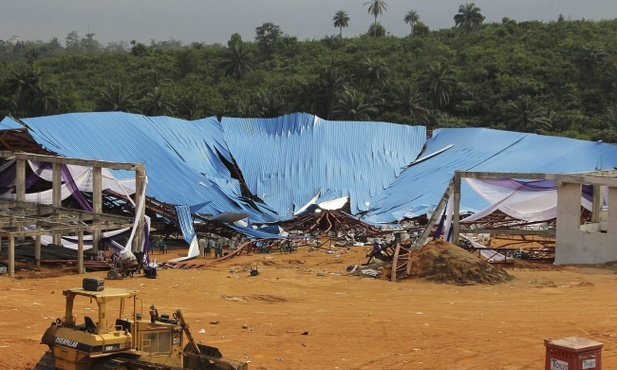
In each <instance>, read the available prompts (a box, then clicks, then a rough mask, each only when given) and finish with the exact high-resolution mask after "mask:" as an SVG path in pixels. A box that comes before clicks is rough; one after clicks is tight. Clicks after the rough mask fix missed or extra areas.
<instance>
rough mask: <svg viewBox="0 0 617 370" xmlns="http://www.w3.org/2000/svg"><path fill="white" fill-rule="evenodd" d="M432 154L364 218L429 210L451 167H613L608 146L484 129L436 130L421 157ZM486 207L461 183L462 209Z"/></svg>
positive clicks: (614, 153) (612, 148)
mask: <svg viewBox="0 0 617 370" xmlns="http://www.w3.org/2000/svg"><path fill="white" fill-rule="evenodd" d="M444 149H445V150H444ZM431 153H438V154H436V155H434V156H432V157H430V158H428V159H426V160H424V161H421V162H419V163H417V164H414V165H412V166H410V167H409V168H407V169H406V170H405V171H404V172H403V173H402V174H401V176H399V177H398V178H397V179H396V180H395V181H394V182H393V183H392V184H391V186H390V187H389V188H388V189H387V190H386V191H384V192H382V193H381V194H379V195H378V196H377V197H375V200H374V201H373V207H372V209H371V211H369V212H368V213H367V214H366V215H364V216H363V217H364V218H366V219H369V220H371V221H373V222H378V223H387V222H394V221H396V220H401V219H403V218H413V217H417V216H420V215H423V214H426V213H431V211H432V210H433V209H435V207H436V206H437V203H438V202H439V200H440V199H441V197H442V195H443V194H444V192H445V190H446V188H447V187H448V184H449V182H450V179H452V177H453V176H454V173H455V171H475V172H507V173H574V172H586V171H594V170H601V169H613V168H615V167H617V146H616V145H613V144H606V143H599V142H590V141H583V140H575V139H568V138H561V137H552V136H542V135H536V134H528V133H519V132H509V131H500V130H492V129H486V128H447V129H438V130H435V132H434V133H433V136H432V138H431V139H429V140H428V142H427V145H426V151H425V153H424V154H423V155H430V154H431ZM403 194H404V195H403ZM486 205H487V204H486V202H485V201H484V200H483V199H482V198H480V197H479V196H477V195H476V194H475V193H474V192H473V191H471V190H466V187H465V185H464V183H463V188H462V190H461V210H469V211H477V210H480V209H482V208H484V207H485V206H486Z"/></svg>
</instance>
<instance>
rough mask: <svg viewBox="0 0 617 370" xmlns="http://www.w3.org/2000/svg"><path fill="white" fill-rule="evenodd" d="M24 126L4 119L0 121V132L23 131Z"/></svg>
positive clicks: (9, 119)
mask: <svg viewBox="0 0 617 370" xmlns="http://www.w3.org/2000/svg"><path fill="white" fill-rule="evenodd" d="M23 129H24V126H23V125H22V124H20V123H19V122H17V121H15V120H14V119H13V118H11V117H4V119H3V120H2V121H0V130H23Z"/></svg>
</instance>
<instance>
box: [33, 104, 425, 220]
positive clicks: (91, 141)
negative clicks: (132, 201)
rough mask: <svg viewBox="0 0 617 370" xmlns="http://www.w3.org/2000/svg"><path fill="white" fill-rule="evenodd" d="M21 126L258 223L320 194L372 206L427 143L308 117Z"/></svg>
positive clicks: (54, 144) (75, 119)
mask: <svg viewBox="0 0 617 370" xmlns="http://www.w3.org/2000/svg"><path fill="white" fill-rule="evenodd" d="M24 122H26V123H27V124H28V126H29V127H30V128H31V134H32V136H33V137H34V139H35V140H36V141H37V142H38V143H40V144H41V145H42V146H43V147H45V148H47V149H49V150H51V151H54V152H57V153H60V154H62V155H65V156H69V157H79V158H90V159H104V160H109V161H118V162H142V163H144V164H145V165H146V171H147V174H148V178H149V183H148V195H149V196H153V197H155V198H157V199H159V200H160V201H163V202H166V203H170V204H176V205H187V206H189V207H190V208H191V211H193V212H198V213H205V214H211V215H215V216H216V215H218V214H220V213H224V212H236V213H246V214H248V215H249V217H250V218H251V219H252V220H253V221H254V222H274V221H277V220H284V219H289V218H291V217H293V211H294V210H297V209H299V208H301V207H302V206H304V205H305V203H306V202H308V201H309V200H311V199H312V198H313V197H314V196H315V195H317V194H320V195H321V196H322V197H321V199H319V200H318V202H320V201H323V200H328V199H333V198H336V197H341V196H350V199H351V208H352V210H353V212H359V211H365V210H368V209H370V207H369V204H370V203H369V200H370V198H371V197H372V196H374V195H376V194H379V193H380V192H381V191H383V190H384V189H385V188H387V187H388V186H389V184H390V183H391V182H392V181H393V180H394V179H395V178H396V176H397V175H399V174H400V172H401V171H402V170H403V169H404V168H405V166H407V165H408V164H409V163H410V162H412V161H413V160H414V159H415V158H416V157H417V156H418V154H419V153H420V151H421V149H422V145H423V144H424V142H425V137H426V129H425V128H424V127H423V126H404V125H397V124H392V123H384V122H342V121H325V120H321V119H319V118H317V117H315V116H312V115H308V114H294V115H289V116H284V117H280V118H275V119H235V118H223V119H222V123H219V122H218V121H217V120H216V119H215V118H214V117H210V118H204V119H201V120H196V121H183V120H179V119H173V118H168V117H145V116H141V115H136V114H127V113H119V112H111V113H73V114H64V115H58V116H50V117H38V118H30V119H25V120H24ZM234 161H235V163H236V164H237V165H238V167H239V169H240V172H241V174H242V175H243V177H244V179H245V180H246V183H247V185H248V188H249V190H250V191H251V193H252V194H253V195H254V196H256V197H257V198H259V199H261V200H262V201H263V202H253V201H251V200H249V199H247V198H245V197H244V196H243V195H242V194H241V191H240V185H239V182H238V180H236V179H235V178H234V177H233V176H232V174H231V173H230V172H229V170H228V168H227V166H226V165H225V162H229V163H231V162H234ZM127 175H129V174H127V173H124V174H120V177H126V176H127ZM130 175H132V174H130Z"/></svg>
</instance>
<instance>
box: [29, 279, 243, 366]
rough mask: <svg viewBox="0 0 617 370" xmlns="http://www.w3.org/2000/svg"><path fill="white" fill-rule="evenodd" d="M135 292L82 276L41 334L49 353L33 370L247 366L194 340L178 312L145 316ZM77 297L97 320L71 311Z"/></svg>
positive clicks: (151, 309) (64, 292)
mask: <svg viewBox="0 0 617 370" xmlns="http://www.w3.org/2000/svg"><path fill="white" fill-rule="evenodd" d="M137 293H138V292H137V291H136V290H131V289H121V288H108V287H104V284H103V279H97V278H86V279H84V282H83V287H81V288H73V289H66V290H64V291H63V292H62V294H63V295H64V296H65V297H66V307H65V313H64V317H59V318H57V319H56V320H55V321H53V322H52V323H51V326H50V327H49V328H48V329H47V330H46V331H45V334H43V338H42V339H41V343H43V344H46V345H47V346H48V347H49V351H47V352H46V354H45V355H44V356H43V358H42V359H41V361H39V363H38V364H37V366H36V367H35V369H37V370H39V369H40V370H44V369H45V370H48V369H58V370H112V369H113V370H155V369H156V370H178V369H195V370H210V369H226V370H248V361H237V360H231V359H227V358H224V357H223V356H222V354H221V352H220V351H219V350H218V349H217V348H215V347H210V346H206V345H203V344H200V343H196V341H195V339H194V338H193V336H192V334H191V332H190V330H189V325H188V323H187V322H186V321H185V319H184V317H183V316H182V311H181V310H176V312H175V313H174V314H173V315H172V317H169V316H168V315H160V316H159V314H158V310H157V309H156V308H155V307H154V306H150V308H149V309H148V311H147V316H146V317H144V315H143V303H142V301H141V300H139V303H140V304H139V306H138V298H137ZM77 298H79V300H84V299H85V300H89V302H96V304H97V305H98V317H97V318H96V319H97V321H95V320H93V319H92V318H91V317H89V316H84V321H83V322H79V323H78V318H77V317H76V315H75V314H74V304H75V301H76V299H77ZM86 303H87V302H86ZM112 304H115V305H116V306H117V309H118V311H117V312H118V315H117V316H116V317H115V318H114V317H111V316H114V315H113V313H112V311H113V309H112V308H111V306H110V305H112ZM93 313H94V312H93ZM185 338H186V339H185ZM185 343H186V344H185Z"/></svg>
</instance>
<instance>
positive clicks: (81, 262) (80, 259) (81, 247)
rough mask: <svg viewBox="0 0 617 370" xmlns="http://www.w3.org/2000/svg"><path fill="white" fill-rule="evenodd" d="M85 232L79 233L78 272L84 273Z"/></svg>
mask: <svg viewBox="0 0 617 370" xmlns="http://www.w3.org/2000/svg"><path fill="white" fill-rule="evenodd" d="M85 272H86V271H85V270H84V232H83V231H81V230H80V231H79V232H78V233H77V273H78V274H84V273H85Z"/></svg>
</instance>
